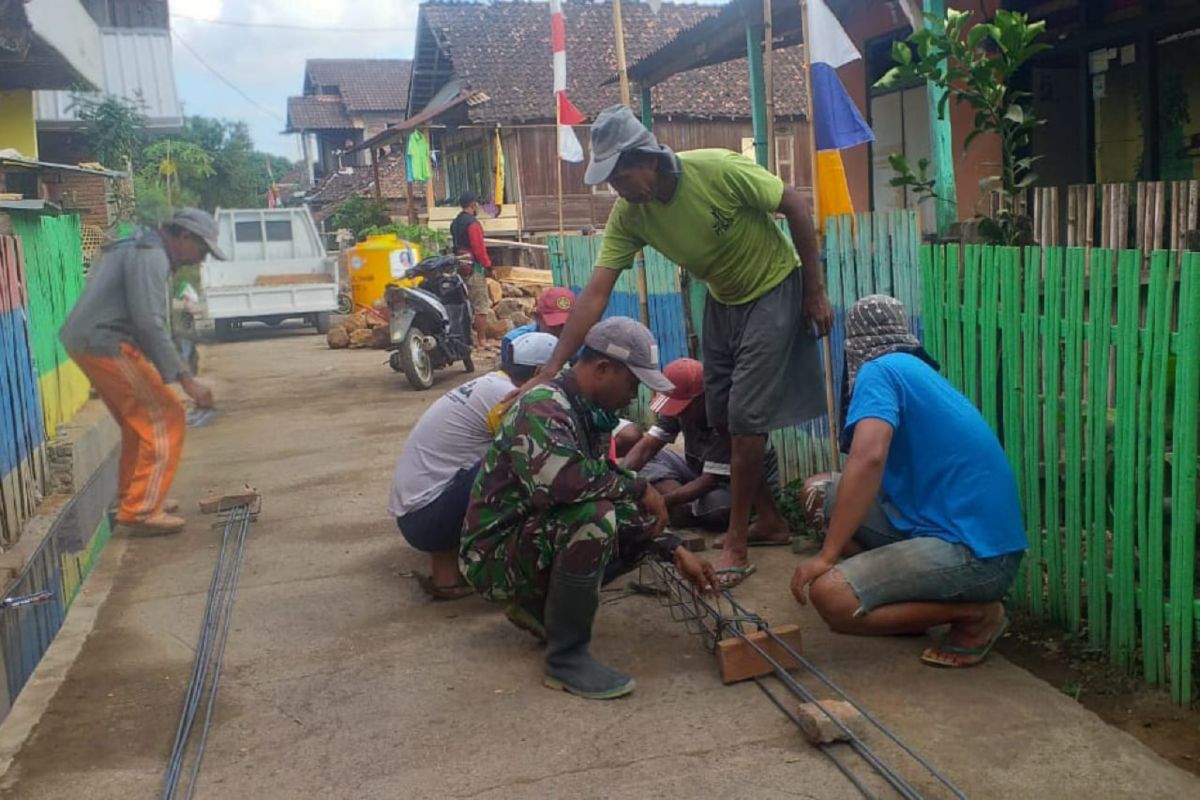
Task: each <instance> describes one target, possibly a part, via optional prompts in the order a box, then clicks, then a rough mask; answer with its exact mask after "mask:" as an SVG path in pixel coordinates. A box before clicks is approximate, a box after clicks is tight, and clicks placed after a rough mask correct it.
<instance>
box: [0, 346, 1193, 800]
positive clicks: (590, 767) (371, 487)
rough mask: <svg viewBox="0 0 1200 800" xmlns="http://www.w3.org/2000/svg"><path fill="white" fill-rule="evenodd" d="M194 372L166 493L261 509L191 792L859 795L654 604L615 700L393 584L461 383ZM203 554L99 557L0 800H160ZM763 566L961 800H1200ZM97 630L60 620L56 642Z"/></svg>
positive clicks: (895, 758)
mask: <svg viewBox="0 0 1200 800" xmlns="http://www.w3.org/2000/svg"><path fill="white" fill-rule="evenodd" d="M248 333H250V332H248ZM203 359H204V368H205V371H206V372H207V374H208V379H209V380H210V381H211V382H212V384H213V386H214V389H215V390H216V393H217V397H218V399H219V402H220V407H221V409H222V412H223V414H222V416H221V417H220V418H219V419H218V420H217V421H216V422H215V423H214V424H213V425H211V426H210V427H207V428H203V429H200V430H198V431H194V432H192V433H191V434H189V439H188V443H187V452H186V456H185V462H184V467H183V470H182V473H181V475H180V478H179V481H178V483H177V486H176V494H177V497H178V498H179V499H180V500H181V501H182V502H183V503H184V507H185V508H189V509H190V508H194V507H195V503H196V501H197V500H198V499H199V498H200V497H201V496H203V495H204V494H206V493H207V492H209V491H222V490H229V489H231V488H234V487H238V486H240V485H241V484H242V483H244V482H248V483H250V484H252V485H255V486H257V487H259V488H260V489H261V490H262V492H263V495H264V508H263V513H262V516H261V519H260V520H259V521H258V523H257V524H255V525H254V527H253V529H252V531H251V539H250V543H249V545H248V550H247V555H246V562H245V567H244V569H243V571H242V577H241V588H240V590H239V592H238V599H237V606H236V610H235V616H234V620H233V632H232V635H231V637H230V640H229V648H228V651H227V653H226V656H225V672H224V678H223V683H222V686H221V693H220V699H219V701H218V703H217V711H216V722H215V725H214V727H213V731H212V736H211V738H210V740H209V744H208V753H207V758H206V760H205V762H204V767H203V772H202V776H201V782H200V787H199V791H198V792H197V797H201V798H256V799H259V798H262V799H267V798H441V797H461V798H528V797H539V798H540V797H573V798H646V797H659V798H676V797H677V798H692V797H715V798H776V797H779V798H783V797H809V798H843V797H846V798H852V797H857V796H859V794H858V793H857V791H856V790H855V789H854V788H853V787H852V785H851V784H850V783H849V782H848V781H847V780H846V778H845V777H843V776H842V775H841V773H839V772H838V771H837V770H836V769H835V768H834V767H833V766H832V765H831V764H830V763H829V762H828V761H827V760H826V759H825V758H824V757H823V756H822V755H820V754H819V753H818V752H817V751H815V750H812V749H810V748H809V747H808V746H807V745H806V744H804V743H803V742H802V741H801V740H800V739H799V737H798V734H797V733H796V732H795V731H794V729H793V728H792V727H791V725H790V724H789V723H788V722H787V721H786V720H785V719H784V717H783V716H782V715H781V714H780V713H779V711H778V710H777V709H775V708H774V707H773V706H772V705H771V704H770V702H769V701H768V700H767V698H766V697H765V696H763V694H762V693H761V692H760V691H759V689H758V688H756V687H755V686H754V685H753V684H746V685H738V686H732V687H727V686H722V685H721V683H720V681H719V680H718V677H717V673H716V669H715V666H714V663H713V660H712V658H711V657H710V656H709V655H708V654H707V653H706V652H704V651H703V650H702V648H701V646H700V645H699V644H698V642H697V641H696V640H695V639H693V638H692V637H689V636H688V635H686V634H685V633H684V630H683V627H682V626H681V625H679V624H678V623H675V622H672V621H671V619H670V618H669V617H668V615H667V613H666V611H665V610H664V609H663V608H661V607H659V606H658V605H657V603H656V601H654V600H653V599H649V598H644V597H634V596H625V595H623V594H622V593H620V592H611V593H608V594H606V598H607V599H608V600H609V601H610V602H608V603H606V605H605V606H604V607H603V609H602V612H601V619H600V622H599V624H598V631H597V638H596V642H595V650H596V652H597V653H598V654H600V655H602V656H603V657H604V658H606V659H608V660H609V661H611V662H612V663H613V664H614V665H615V666H618V667H621V668H624V669H627V670H629V671H631V672H633V673H634V674H635V675H636V676H637V678H638V681H639V686H638V690H637V692H636V693H635V694H634V695H633V696H632V697H630V698H627V699H624V700H620V701H616V702H610V703H594V702H587V701H583V700H578V699H576V698H573V697H570V696H568V695H566V694H562V693H556V692H551V691H548V690H546V689H544V688H543V687H542V686H541V683H540V651H539V649H538V648H537V647H536V646H535V645H534V643H533V641H532V639H530V638H529V637H528V636H527V635H525V634H523V633H520V632H518V631H516V630H515V629H513V628H512V627H510V626H509V624H508V623H507V622H506V621H505V620H504V618H503V617H502V616H501V614H500V613H499V611H498V610H497V609H495V608H493V607H490V606H489V605H488V604H486V603H484V602H482V601H480V600H477V599H468V600H464V601H460V602H456V603H432V602H429V601H428V600H426V599H425V597H424V596H423V595H422V594H421V592H420V590H419V589H418V587H417V585H416V583H415V581H413V580H412V579H411V578H410V577H407V574H408V573H410V572H412V571H413V570H418V569H422V568H424V566H425V565H424V563H423V560H422V558H421V557H420V556H419V554H418V553H416V552H414V551H412V550H410V549H409V548H408V547H407V546H406V545H405V544H404V543H403V542H402V540H401V539H400V537H399V535H398V534H397V532H396V530H395V526H394V523H393V521H392V520H391V519H390V518H389V517H388V515H387V511H386V499H387V490H388V485H389V480H390V475H391V471H392V465H393V463H394V460H395V457H396V454H397V452H398V451H399V448H400V445H401V442H402V441H403V439H404V436H405V433H406V432H407V431H408V430H409V428H410V426H411V425H412V424H413V423H414V422H415V420H416V419H417V418H418V416H419V415H420V414H421V412H422V411H423V410H424V409H425V408H426V407H428V405H429V403H430V402H432V401H433V400H434V399H435V398H436V397H437V396H438V392H439V390H445V389H446V388H448V387H449V386H451V385H452V384H453V383H454V382H456V381H459V380H461V379H462V376H461V374H460V373H456V372H452V373H445V374H443V375H442V376H441V377H440V382H439V384H438V388H436V389H435V390H434V391H431V392H427V393H416V392H413V391H411V390H409V389H408V388H407V386H406V385H405V384H404V382H403V378H402V377H401V376H398V375H395V374H393V373H392V372H391V370H389V369H388V368H387V367H386V366H385V365H384V363H383V362H384V358H383V356H382V355H380V354H379V353H374V352H361V351H358V352H347V351H341V352H331V351H329V350H327V349H325V347H324V344H323V340H322V338H321V337H316V336H313V335H311V334H309V333H307V332H296V333H294V334H284V335H278V334H274V335H271V336H267V335H255V336H252V338H250V339H249V340H247V341H240V342H236V343H232V344H225V345H220V346H215V347H210V348H207V349H206V350H205V351H204V354H203ZM214 543H215V534H214V533H213V532H212V531H210V530H208V529H207V528H206V520H205V519H204V518H202V517H199V516H193V517H192V521H191V524H190V526H189V528H188V530H187V531H186V532H184V533H183V534H181V535H178V536H175V537H170V538H160V539H129V540H122V541H116V542H114V543H113V544H112V545H111V546H110V548H109V550H108V551H107V552H106V554H105V556H104V559H103V562H102V564H101V566H100V568H99V569H98V571H97V574H96V575H95V576H94V578H93V579H92V582H91V585H90V586H89V587H88V588H87V590H86V591H87V594H88V596H89V597H94V598H97V599H96V600H95V603H94V604H95V605H96V606H97V608H96V610H95V613H94V614H93V616H94V627H93V628H92V629H91V633H90V636H88V638H87V639H86V642H85V643H84V644H83V646H82V649H81V651H80V652H79V654H78V657H76V658H74V659H70V660H68V661H67V662H66V663H61V662H62V661H63V658H62V656H61V654H59V658H58V659H57V662H58V663H57V667H54V669H52V670H50V671H51V673H55V674H49V675H47V676H43V679H42V680H41V685H42V686H43V688H44V687H46V686H50V687H51V689H52V690H54V691H53V692H52V697H51V699H50V700H49V701H48V702H47V703H46V704H45V707H44V708H31V707H23V708H20V709H18V711H19V712H20V713H15V714H14V718H20V717H22V716H24V717H25V719H26V720H28V719H29V718H30V716H31V715H33V716H35V717H36V721H37V724H36V725H35V726H34V728H33V732H32V734H31V735H30V736H29V737H28V739H27V740H25V741H23V742H20V741H18V742H17V743H16V744H15V745H12V743H10V746H12V747H13V749H15V750H16V755H15V758H13V760H12V763H11V767H10V768H9V770H8V772H7V773H6V774H5V776H4V778H3V781H2V783H0V792H2V793H3V795H4V796H6V797H13V798H22V800H41V799H42V798H46V799H49V798H54V799H55V800H58V799H59V798H69V797H87V798H119V799H120V800H132V798H149V797H153V796H156V795H157V792H158V791H159V788H160V785H161V779H162V773H163V768H164V765H165V763H166V760H167V756H168V753H169V751H170V748H171V741H172V737H173V735H174V731H175V727H176V724H177V719H178V715H179V709H180V704H181V698H182V694H183V690H184V687H185V685H186V681H187V679H188V675H189V671H190V668H191V665H192V658H193V643H194V642H195V640H196V637H197V630H198V622H199V619H200V616H201V612H202V607H203V603H204V597H205V590H206V588H207V583H208V580H209V576H210V571H211V568H212V563H213V559H214V555H215V549H214ZM755 556H756V558H757V561H758V564H759V573H758V575H757V576H755V577H754V578H752V579H751V580H750V581H749V582H748V584H747V585H746V586H745V587H743V588H742V589H739V590H738V594H739V596H741V597H743V598H744V599H746V600H747V601H748V602H749V603H750V604H751V605H752V606H753V607H755V608H757V609H758V610H759V611H760V612H761V613H762V614H763V615H764V616H765V617H766V618H767V619H769V620H770V621H772V622H773V623H784V622H797V623H799V624H800V626H801V628H802V630H803V631H804V636H805V649H806V651H807V653H808V655H809V656H810V657H811V658H812V659H813V660H814V661H815V662H816V663H817V664H818V665H819V666H820V667H821V668H823V669H824V670H826V672H827V673H828V674H829V675H830V676H832V677H833V678H834V680H836V681H837V682H838V683H840V684H841V685H842V686H843V687H844V688H845V689H847V690H848V691H850V692H851V693H852V694H853V696H854V697H855V698H856V699H857V700H859V701H860V702H861V703H863V704H865V705H866V706H867V707H868V708H869V709H871V710H872V711H873V712H874V714H875V715H876V716H877V717H878V718H879V719H880V720H882V721H884V722H885V723H886V724H887V725H889V726H891V727H892V728H893V729H894V730H895V731H896V732H897V733H898V734H899V735H900V736H901V737H902V738H903V739H904V740H905V741H906V742H907V743H908V744H910V745H911V746H913V747H914V748H916V749H917V750H918V751H919V752H920V753H922V754H923V755H924V756H925V757H926V758H927V759H929V760H930V761H931V762H932V763H933V764H935V765H937V766H938V767H939V768H940V769H941V770H942V771H943V772H944V773H945V774H946V775H948V776H950V777H951V778H952V779H953V780H954V781H955V782H957V783H958V785H959V786H961V787H962V788H963V790H964V791H965V792H966V793H967V794H968V795H969V796H971V797H978V798H992V797H994V798H1001V797H1004V798H1010V797H1054V798H1057V797H1080V796H1089V797H1092V798H1116V797H1130V798H1132V797H1146V796H1159V797H1188V796H1191V797H1196V796H1200V781H1197V780H1196V779H1195V778H1193V777H1191V776H1189V775H1187V774H1186V773H1183V772H1181V771H1179V770H1177V769H1175V768H1173V767H1171V766H1170V765H1168V764H1167V763H1166V762H1164V761H1163V760H1161V759H1160V758H1158V757H1157V756H1155V755H1154V754H1153V753H1151V752H1150V751H1149V750H1147V749H1146V748H1144V747H1143V746H1142V745H1140V744H1139V743H1138V742H1136V741H1135V740H1133V739H1131V738H1130V737H1128V736H1126V735H1125V734H1123V733H1120V732H1118V731H1117V730H1115V729H1113V728H1110V727H1108V726H1107V725H1105V724H1104V723H1102V722H1101V721H1100V720H1099V719H1098V718H1097V717H1095V716H1093V715H1092V714H1091V713H1089V712H1087V711H1086V710H1084V709H1083V708H1082V707H1080V706H1079V705H1077V704H1075V703H1074V702H1072V701H1071V700H1070V699H1069V698H1067V697H1066V696H1064V695H1063V694H1062V693H1061V692H1059V691H1058V690H1056V689H1055V688H1054V687H1052V686H1049V685H1046V684H1044V683H1042V682H1040V681H1038V680H1037V679H1035V678H1033V677H1032V676H1030V675H1029V674H1028V673H1026V672H1024V671H1022V670H1020V669H1017V668H1016V667H1014V666H1012V665H1010V664H1008V663H1006V662H1004V661H1003V660H1002V659H999V658H993V659H992V660H991V661H989V662H988V663H987V664H985V665H984V666H982V667H980V668H977V669H973V670H966V671H961V672H952V671H938V670H934V669H930V668H928V667H925V666H923V665H921V664H920V663H919V662H918V660H917V656H918V654H919V653H920V651H921V649H922V647H924V646H925V644H926V641H925V640H924V639H922V638H897V639H891V640H862V639H854V638H849V637H842V636H835V635H831V634H829V633H827V632H825V631H824V629H823V626H822V625H821V624H820V621H819V620H818V619H817V618H816V617H815V615H814V614H813V613H812V612H811V611H809V610H807V609H801V608H799V607H797V606H796V605H795V603H794V602H793V601H792V600H791V598H790V596H789V595H788V590H787V583H788V578H789V576H790V574H791V568H792V566H793V564H794V562H795V556H793V555H792V554H791V553H790V552H788V551H786V550H779V549H776V550H765V551H764V550H759V551H755ZM83 605H86V604H83ZM81 608H82V606H81ZM79 613H80V614H83V613H84V611H83V610H81V611H80V612H79ZM90 624H91V619H89V618H83V621H80V617H79V614H77V613H76V612H74V611H73V612H72V620H71V621H70V622H69V625H68V628H69V632H70V633H71V635H72V636H74V637H75V638H76V639H78V638H79V637H80V636H81V634H82V633H86V632H87V631H86V627H84V629H83V630H82V631H81V626H87V625H90ZM55 663H56V660H55V659H50V664H51V665H52V666H53V665H54V664H55ZM56 675H57V676H56ZM808 682H809V683H810V684H812V681H808ZM813 685H814V686H815V684H813ZM46 694H47V696H51V693H50V692H46ZM31 703H32V701H31ZM10 727H14V726H10V725H9V724H7V723H6V725H5V728H6V729H9V728H10ZM4 733H5V732H4V731H0V738H3V736H4ZM9 734H10V737H11V731H9ZM869 742H870V744H871V745H872V746H875V747H877V748H878V750H879V752H880V753H881V754H883V755H885V756H886V757H887V758H888V759H889V760H890V761H891V762H892V763H894V764H895V765H896V766H897V767H898V768H899V769H901V771H902V772H903V773H904V774H905V775H906V776H907V777H908V778H909V779H910V780H912V781H913V782H914V783H915V784H916V785H917V786H918V787H919V788H920V790H921V791H922V792H924V793H926V795H927V796H929V797H944V796H947V794H946V793H945V792H939V791H938V787H937V786H936V785H935V784H933V782H932V781H931V780H930V779H929V778H928V777H927V776H923V775H922V773H921V771H920V770H919V769H917V768H915V766H914V765H913V764H912V762H911V761H905V760H904V759H903V758H901V757H900V755H899V754H898V752H897V750H896V748H895V747H891V746H889V745H888V743H887V742H886V741H883V740H881V738H880V737H879V736H872V737H871V738H870V739H869ZM842 755H843V756H846V757H847V758H848V759H849V760H850V761H851V762H853V758H852V757H849V756H848V755H847V754H845V753H843V754H842ZM855 769H856V771H857V772H858V774H860V775H862V776H864V777H866V776H869V775H870V772H869V770H868V769H866V768H865V767H864V766H862V765H861V764H858V765H857V766H856V767H855ZM871 784H872V785H873V786H878V781H871ZM879 796H881V797H888V796H891V795H889V794H887V793H884V792H880V795H879Z"/></svg>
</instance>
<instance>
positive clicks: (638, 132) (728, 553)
mask: <svg viewBox="0 0 1200 800" xmlns="http://www.w3.org/2000/svg"><path fill="white" fill-rule="evenodd" d="M584 179H585V181H586V182H587V183H589V184H593V185H595V184H599V183H604V182H605V181H607V182H608V183H609V184H610V185H611V186H612V187H613V189H614V190H615V191H616V193H617V194H618V195H619V196H620V199H618V200H617V202H616V204H615V205H614V206H613V210H612V213H611V214H610V215H609V218H608V224H607V226H606V227H605V230H604V243H603V245H602V247H601V249H600V255H599V257H598V258H597V259H596V269H595V270H593V271H592V277H591V280H590V281H589V282H588V285H587V286H586V287H585V288H584V290H583V292H582V294H580V296H579V298H578V299H577V300H576V303H575V308H574V310H573V311H572V313H571V317H570V318H569V319H568V321H567V324H566V327H565V329H564V330H563V332H562V334H561V335H560V337H559V342H558V349H557V350H556V351H555V353H554V356H553V357H552V358H551V360H550V362H549V363H548V364H547V365H546V368H545V373H546V374H553V372H554V371H555V370H557V369H559V368H561V367H562V365H564V364H565V363H566V362H567V360H568V359H569V358H570V356H571V354H572V353H573V352H574V351H575V349H576V348H578V347H579V345H580V344H581V343H582V342H583V339H584V336H585V335H586V334H587V330H588V329H589V328H590V327H591V326H592V325H594V324H595V323H596V321H597V320H598V319H600V316H601V314H602V313H603V311H604V308H605V306H606V305H607V304H608V299H609V296H610V295H611V293H612V291H613V287H614V286H615V285H616V282H617V278H618V277H619V276H620V274H621V272H622V271H623V270H626V269H629V268H630V267H632V266H633V263H634V260H635V258H636V257H637V254H638V252H639V251H640V250H641V249H642V248H643V247H653V248H655V249H656V250H658V251H659V252H660V253H662V254H663V255H665V256H666V257H667V258H669V259H671V260H672V261H674V262H675V263H677V264H679V266H681V267H683V268H684V269H686V270H688V272H690V273H691V274H692V275H693V276H694V277H696V278H698V279H700V280H701V281H703V282H704V283H705V285H706V286H707V287H708V299H707V302H706V304H705V309H704V334H703V361H704V394H705V398H706V404H707V411H708V419H709V422H710V423H711V424H712V425H713V427H715V428H717V429H719V430H722V431H724V432H725V433H726V434H727V435H728V436H730V443H731V452H732V460H731V473H732V474H731V490H732V502H731V509H730V520H729V528H728V531H727V533H726V536H725V538H724V552H723V553H722V554H721V556H720V558H719V559H718V560H717V562H716V566H717V568H718V572H719V573H720V575H721V579H722V584H723V585H724V586H733V585H736V584H737V583H738V582H740V581H741V580H743V579H744V578H745V577H747V576H748V575H749V574H750V573H752V572H753V570H754V567H753V565H752V564H750V563H749V558H748V551H747V547H748V546H749V545H750V544H786V543H788V542H789V541H790V531H789V530H788V525H787V522H786V521H785V520H784V518H783V516H782V515H781V514H780V513H779V509H778V508H777V507H776V505H775V501H774V498H773V496H772V493H771V490H770V487H769V486H768V485H767V482H766V481H765V480H764V479H763V474H762V463H763V453H764V450H765V447H766V439H767V435H768V434H769V433H770V432H771V431H773V430H776V429H779V428H784V427H788V426H791V425H795V424H797V423H800V422H803V421H805V420H809V419H813V418H815V417H818V416H820V415H821V414H823V413H824V412H825V399H824V385H823V381H822V376H821V367H820V357H819V354H818V346H817V336H819V335H825V334H827V333H828V332H829V330H830V328H831V327H832V324H833V311H832V309H831V307H830V305H829V300H828V297H827V296H826V293H825V281H824V276H823V274H822V270H821V260H820V247H819V245H818V242H817V234H816V230H815V229H814V227H813V223H812V216H811V209H810V206H809V204H808V202H807V201H806V200H804V199H803V198H802V197H801V196H800V195H799V194H798V193H797V192H796V191H795V189H792V188H791V187H787V186H784V184H783V181H781V180H780V179H779V178H777V177H776V176H774V175H772V174H771V173H770V172H768V171H767V170H765V169H763V168H761V167H759V166H758V165H757V164H755V163H754V162H752V161H750V160H749V159H747V158H745V157H744V156H742V155H740V154H738V153H734V152H732V151H729V150H716V149H713V150H694V151H690V152H684V153H678V154H676V153H673V152H672V151H671V150H670V148H668V147H665V146H663V145H661V144H659V143H658V141H657V140H656V139H655V138H654V134H653V133H651V132H650V131H648V130H646V128H645V127H643V126H642V124H641V123H640V122H639V121H638V120H637V118H636V117H634V115H633V112H631V111H630V110H629V109H628V108H626V107H625V106H613V107H611V108H608V109H605V110H604V111H603V112H601V113H600V115H599V116H598V117H597V118H596V121H595V123H594V124H593V126H592V147H591V162H590V163H589V164H588V167H587V172H586V173H585V176H584ZM777 214H779V215H782V216H783V217H784V218H785V219H786V220H787V224H788V227H789V229H790V230H791V234H792V242H794V243H795V247H794V248H793V245H792V243H791V242H789V241H788V240H787V237H786V236H784V235H783V233H782V232H781V231H780V230H779V228H778V227H777V226H776V223H775V217H776V215H777ZM797 252H798V253H799V258H797ZM752 508H753V509H754V510H755V511H756V512H757V520H756V522H755V523H754V525H753V526H751V525H750V514H751V510H752Z"/></svg>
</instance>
